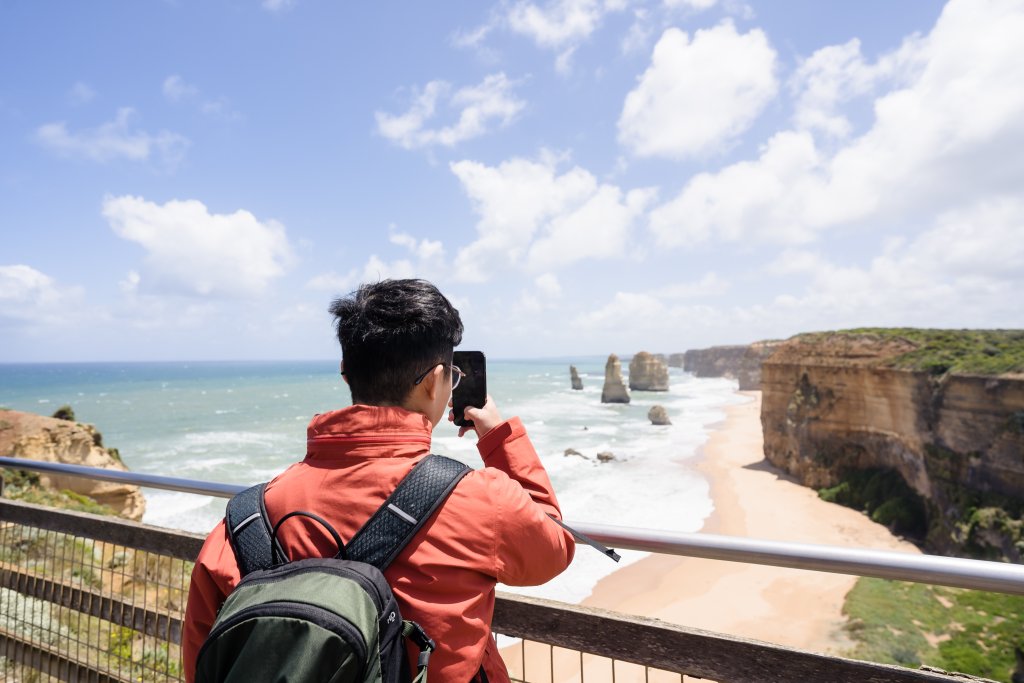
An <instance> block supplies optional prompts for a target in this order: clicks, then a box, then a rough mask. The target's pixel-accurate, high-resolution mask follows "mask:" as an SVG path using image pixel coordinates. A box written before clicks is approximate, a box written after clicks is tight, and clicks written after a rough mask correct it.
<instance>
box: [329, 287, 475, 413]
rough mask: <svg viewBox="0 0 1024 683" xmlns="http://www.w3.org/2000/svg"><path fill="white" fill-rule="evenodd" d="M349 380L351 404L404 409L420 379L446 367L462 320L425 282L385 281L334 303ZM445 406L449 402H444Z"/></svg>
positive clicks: (434, 288) (336, 325) (439, 294)
mask: <svg viewBox="0 0 1024 683" xmlns="http://www.w3.org/2000/svg"><path fill="white" fill-rule="evenodd" d="M329 310H330V312H331V314H332V315H334V324H335V328H336V329H337V331H338V341H339V342H340V343H341V355H342V363H343V364H344V372H345V379H346V380H347V381H348V385H349V388H350V389H351V390H352V402H353V403H363V404H366V405H382V406H400V405H403V404H404V403H405V400H406V398H407V397H408V396H409V393H410V392H411V391H412V389H413V387H414V384H413V382H414V381H415V380H416V378H417V377H418V376H420V375H421V374H423V373H425V372H427V371H429V370H431V368H433V367H434V366H438V365H439V364H444V367H443V370H442V372H443V373H446V374H445V376H447V373H450V372H451V370H450V368H449V367H448V365H447V364H448V363H451V360H452V351H453V350H454V349H455V347H456V346H458V345H459V343H460V342H461V341H462V320H461V319H460V318H459V312H458V311H457V310H455V307H454V306H452V305H451V302H449V301H448V299H446V298H445V296H444V295H443V294H441V292H439V291H438V290H437V287H435V286H434V285H432V284H430V283H429V282H427V281H426V280H383V281H382V282H377V283H373V284H365V285H360V286H359V288H358V289H357V290H356V291H354V292H352V293H351V294H349V295H348V296H346V297H343V298H340V299H335V300H334V302H332V303H331V307H330V309H329ZM445 401H447V398H445Z"/></svg>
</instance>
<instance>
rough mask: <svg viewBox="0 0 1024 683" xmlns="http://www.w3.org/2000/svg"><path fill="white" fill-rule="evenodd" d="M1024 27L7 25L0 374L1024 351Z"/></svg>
mask: <svg viewBox="0 0 1024 683" xmlns="http://www.w3.org/2000/svg"><path fill="white" fill-rule="evenodd" d="M1022 42H1024V0H950V2H947V3H940V2H932V1H929V0H918V1H915V2H891V1H889V0H863V1H862V2H857V3H825V2H820V1H818V0H800V1H798V0H772V1H767V0H764V1H758V0H750V1H744V0H647V1H644V0H554V1H541V0H532V1H531V0H507V1H504V2H468V1H466V2H444V3H340V2H328V1H327V0H203V1H194V2H190V1H187V0H176V1H175V0H122V1H114V0H111V1H109V2H91V3H67V2H52V1H49V0H37V1H28V0H14V1H12V2H4V3H2V5H0V61H2V63H3V64H5V65H7V66H6V67H5V68H4V69H3V70H0V362H37V361H38V362H59V361H146V360H231V359H238V360H254V359H307V358H308V359H326V358H335V357H337V356H338V355H339V351H338V349H337V343H336V340H335V339H334V337H333V331H332V328H331V322H332V321H331V318H330V316H329V314H328V313H327V307H328V305H329V304H330V302H331V300H332V299H333V298H335V297H338V296H342V295H344V294H347V293H348V292H350V291H352V290H353V289H354V288H355V287H356V286H358V284H359V283H361V282H372V281H377V280H379V279H382V278H388V277H422V278H426V279H428V280H430V281H432V282H434V283H435V284H436V285H437V286H438V287H439V288H440V289H441V291H442V292H444V293H445V294H446V295H447V296H448V297H449V298H450V299H451V300H452V302H453V303H454V304H455V305H456V307H457V308H458V309H459V311H460V313H461V315H462V318H463V322H464V324H465V326H466V333H465V337H464V343H463V348H478V349H482V350H484V351H485V352H486V353H487V354H488V356H491V357H495V358H533V357H565V356H570V357H571V356H573V355H597V354H606V353H610V352H616V353H620V354H631V353H634V352H636V351H640V350H648V351H652V352H665V353H669V352H678V351H684V350H686V349H690V348H703V347H706V346H711V345H716V344H738V343H748V342H752V341H755V340H758V339H777V338H785V337H788V336H790V335H793V334H797V333H799V332H806V331H814V330H827V329H838V328H850V327H863V326H913V327H952V328H964V327H1001V328H1021V327H1024V305H1022V304H1021V301H1022V299H1024V86H1022V83H1024V53H1022V52H1021V49H1020V45H1021V43H1022Z"/></svg>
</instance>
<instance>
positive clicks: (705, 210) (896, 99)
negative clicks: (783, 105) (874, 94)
mask: <svg viewBox="0 0 1024 683" xmlns="http://www.w3.org/2000/svg"><path fill="white" fill-rule="evenodd" d="M1021 35H1024V6H1022V5H1021V3H1020V2H1009V1H1005V0H988V1H984V2H983V1H976V2H972V1H967V2H964V1H962V0H952V1H951V2H950V3H949V4H948V5H947V6H946V7H945V9H944V10H943V12H942V15H941V16H940V17H939V20H938V22H937V23H936V25H935V27H934V29H933V30H932V31H931V33H930V34H929V35H928V36H926V37H924V38H917V37H913V38H911V39H908V40H907V41H906V42H905V43H904V45H903V46H902V47H901V48H899V49H898V50H896V51H894V52H893V53H891V54H889V55H885V56H884V57H883V58H882V59H881V60H879V63H878V64H876V65H871V66H865V65H864V64H863V61H862V59H861V58H860V57H859V51H857V50H854V47H856V46H855V45H853V44H849V43H848V44H847V45H846V46H839V48H837V49H835V50H833V51H831V52H827V51H819V52H818V53H816V54H817V55H818V60H817V61H816V62H815V63H816V64H817V66H815V67H813V68H811V67H808V68H807V70H806V71H805V73H804V76H805V77H806V78H804V79H803V80H802V81H800V82H802V83H805V84H806V88H807V90H806V91H805V94H806V93H808V92H812V91H813V93H814V94H813V95H807V97H803V96H801V98H802V99H801V100H800V102H801V106H804V105H806V106H805V108H804V109H800V107H798V119H799V118H800V117H801V115H803V123H804V125H805V126H807V127H808V128H811V129H819V130H820V129H824V130H826V131H828V132H829V133H830V134H833V135H836V134H838V135H842V134H844V133H845V132H847V131H848V125H847V124H846V122H845V121H844V120H843V119H841V118H836V117H835V116H831V115H830V113H829V112H831V111H832V109H831V107H832V106H833V105H834V104H835V103H836V102H838V101H841V100H842V99H843V98H845V97H850V96H853V95H854V94H855V93H857V92H859V91H860V90H863V89H864V88H867V87H869V86H868V85H866V83H868V82H871V83H876V82H879V79H883V80H884V79H893V80H895V81H897V82H900V83H903V84H904V85H903V86H902V87H898V88H897V89H894V90H891V91H889V92H887V93H885V94H883V95H882V96H880V97H878V98H877V99H876V100H875V103H874V112H875V119H874V122H873V124H872V126H871V128H870V129H869V130H867V131H866V132H865V133H863V134H862V135H860V136H859V137H854V138H851V139H848V140H845V141H843V142H842V143H841V144H839V145H837V146H835V147H834V151H831V153H829V152H828V151H824V150H823V149H821V148H819V145H818V143H817V142H816V140H815V138H814V136H813V131H812V130H804V131H798V132H797V131H788V132H782V133H779V134H777V135H775V136H774V137H773V138H772V139H771V140H769V142H768V143H767V144H766V145H764V147H763V148H762V150H761V154H760V156H759V157H758V158H757V159H753V160H750V161H743V162H739V163H736V164H733V165H730V166H728V167H726V168H724V169H722V170H721V171H718V172H716V173H702V174H699V175H697V176H695V177H694V178H692V179H691V180H690V181H689V182H688V183H687V184H686V185H685V186H684V187H683V189H682V191H681V192H680V193H679V194H678V195H677V196H676V197H675V198H673V199H671V200H670V201H669V202H668V203H666V204H665V205H664V206H662V207H659V208H658V209H656V210H655V211H653V212H652V214H651V228H652V230H653V231H654V233H655V235H656V236H657V237H658V239H659V241H660V242H661V243H662V244H665V245H683V244H688V243H690V242H692V241H699V240H701V239H707V238H709V237H712V236H714V237H718V238H720V239H725V240H741V239H747V238H750V237H754V238H757V239H761V240H765V241H775V242H783V243H799V242H806V241H809V240H811V239H814V238H815V236H816V235H817V234H818V233H819V232H820V231H822V230H824V229H827V228H830V227H832V226H838V225H843V224H851V223H861V224H863V223H865V222H867V221H871V222H873V224H875V225H878V224H886V223H893V222H897V221H901V220H903V219H904V218H905V217H907V216H915V217H916V219H917V220H918V221H920V220H921V218H922V217H924V218H925V219H926V220H927V219H928V217H932V216H935V215H937V213H938V212H941V211H945V210H949V209H951V208H955V207H957V206H963V205H968V204H972V203H974V202H977V201H979V200H982V199H984V198H985V197H987V196H991V195H997V194H1001V193H1006V192H1011V191H1018V190H1019V188H1020V187H1021V186H1022V184H1024V154H1020V153H1018V152H1019V150H1021V149H1024V89H1022V88H1018V87H1016V83H1017V81H1018V80H1019V76H1020V73H1019V71H1020V69H1019V64H1020V57H1019V37H1020V36H1021ZM823 55H824V56H823ZM824 62H828V63H830V64H832V66H830V67H829V68H828V69H824V67H822V63H824ZM843 69H846V71H845V75H839V74H840V73H843ZM865 70H867V71H871V72H873V73H871V74H870V75H867V76H865V75H864V74H865ZM823 71H824V72H827V73H831V74H832V75H829V76H824V77H822V78H823V81H822V82H821V83H818V85H814V83H815V79H814V78H811V77H810V76H809V74H811V73H812V72H813V73H817V74H818V75H819V76H820V74H821V73H822V72H823ZM878 74H881V76H879V75H878ZM811 112H815V114H813V115H812V113H811ZM815 116H817V117H818V118H817V119H815Z"/></svg>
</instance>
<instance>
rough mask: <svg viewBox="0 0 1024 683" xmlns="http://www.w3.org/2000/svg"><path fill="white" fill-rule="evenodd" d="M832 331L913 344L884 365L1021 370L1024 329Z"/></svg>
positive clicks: (928, 369) (939, 372)
mask: <svg viewBox="0 0 1024 683" xmlns="http://www.w3.org/2000/svg"><path fill="white" fill-rule="evenodd" d="M835 334H841V335H862V336H869V337H870V336H874V337H877V338H879V339H883V340H884V339H901V340H906V341H909V342H910V343H912V344H913V345H915V346H916V347H917V348H916V349H915V350H913V351H909V352H907V353H904V354H902V355H899V356H897V357H895V358H892V359H891V360H889V361H888V362H887V363H886V365H890V366H892V367H897V368H903V369H907V370H924V371H925V372H928V373H929V374H933V375H943V374H945V373H947V372H954V373H964V374H977V375H1001V374H1004V373H1011V372H1024V330H932V329H917V328H913V327H894V328H886V327H864V328H858V329H853V330H842V331H840V332H837V333H835Z"/></svg>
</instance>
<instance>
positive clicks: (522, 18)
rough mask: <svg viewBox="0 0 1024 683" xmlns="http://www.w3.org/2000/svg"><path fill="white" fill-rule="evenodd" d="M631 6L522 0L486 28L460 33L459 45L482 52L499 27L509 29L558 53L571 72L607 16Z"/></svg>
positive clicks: (560, 64) (591, 0) (559, 63)
mask: <svg viewBox="0 0 1024 683" xmlns="http://www.w3.org/2000/svg"><path fill="white" fill-rule="evenodd" d="M629 4H630V2H629V0H549V1H548V2H547V3H536V2H530V1H529V0H519V1H518V2H515V3H512V4H510V5H506V6H504V7H503V8H502V11H501V12H496V13H494V15H493V16H492V18H491V19H490V20H489V21H488V22H487V23H485V24H483V25H482V26H479V27H477V28H475V29H470V30H463V31H460V32H459V33H458V34H457V35H456V38H455V44H456V45H458V46H460V47H475V48H478V49H479V48H481V45H482V43H483V40H484V38H485V37H486V36H487V35H488V34H489V33H491V32H492V31H493V30H494V29H495V28H498V27H501V28H505V29H507V30H509V31H512V32H513V33H518V34H520V35H523V36H526V37H527V38H529V39H531V40H532V41H533V42H534V43H535V44H536V45H537V46H538V47H541V48H545V49H549V50H554V51H557V52H558V56H557V58H556V60H555V67H556V69H557V70H558V71H559V72H561V73H567V72H568V71H569V70H570V68H571V60H572V56H573V54H574V53H575V51H576V49H577V48H578V47H579V46H580V45H581V44H583V43H584V42H585V41H586V40H587V39H588V38H589V37H590V36H591V35H592V34H593V33H594V32H595V31H596V30H597V29H598V28H599V27H600V26H601V22H602V20H603V19H604V17H605V16H606V15H608V14H609V13H611V12H620V11H622V10H624V9H626V8H627V7H628V6H629Z"/></svg>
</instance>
